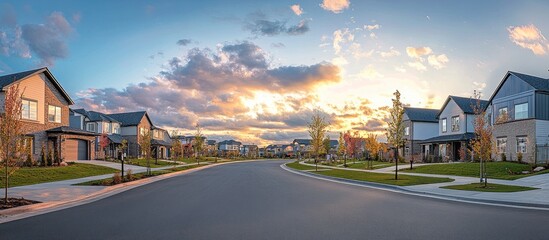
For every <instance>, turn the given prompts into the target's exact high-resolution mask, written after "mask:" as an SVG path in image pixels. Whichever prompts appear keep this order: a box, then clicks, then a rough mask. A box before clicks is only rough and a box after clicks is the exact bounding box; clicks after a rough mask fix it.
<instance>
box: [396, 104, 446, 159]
mask: <svg viewBox="0 0 549 240" xmlns="http://www.w3.org/2000/svg"><path fill="white" fill-rule="evenodd" d="M439 111H440V110H438V109H427V108H412V107H405V108H404V116H403V121H402V122H403V124H404V139H405V140H406V142H405V144H404V158H405V159H406V160H407V161H411V160H416V161H417V160H422V158H421V156H422V155H423V156H428V155H429V154H430V153H429V149H430V146H429V145H421V144H419V142H420V141H423V140H426V139H429V138H432V137H436V136H438V132H439V131H438V124H439V123H438V119H437V114H438V112H439ZM423 160H424V159H423Z"/></svg>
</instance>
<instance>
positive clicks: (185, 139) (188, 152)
mask: <svg viewBox="0 0 549 240" xmlns="http://www.w3.org/2000/svg"><path fill="white" fill-rule="evenodd" d="M172 138H174V139H175V138H177V139H179V141H180V142H181V148H182V153H183V156H186V157H191V156H195V155H196V153H195V149H196V148H195V147H196V136H182V135H180V136H173V137H172ZM206 139H207V138H206V137H202V140H203V141H202V142H203V145H202V151H203V152H202V153H203V154H204V153H205V154H209V153H212V154H213V153H214V152H215V151H217V146H216V143H215V140H213V142H211V141H209V140H206ZM210 144H211V145H210Z"/></svg>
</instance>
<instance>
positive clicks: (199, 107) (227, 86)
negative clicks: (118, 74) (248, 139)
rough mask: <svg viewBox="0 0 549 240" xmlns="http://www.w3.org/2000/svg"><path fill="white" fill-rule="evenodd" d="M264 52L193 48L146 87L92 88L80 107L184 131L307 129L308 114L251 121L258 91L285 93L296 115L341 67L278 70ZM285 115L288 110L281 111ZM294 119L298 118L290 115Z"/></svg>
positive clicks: (244, 46) (242, 46)
mask: <svg viewBox="0 0 549 240" xmlns="http://www.w3.org/2000/svg"><path fill="white" fill-rule="evenodd" d="M268 59H269V57H268V55H267V53H266V52H265V51H263V49H261V48H260V47H259V46H257V45H255V44H253V43H251V42H238V43H234V44H225V45H222V46H220V47H219V48H218V49H217V50H215V51H213V50H210V49H198V48H194V49H191V50H189V51H188V53H187V54H186V55H185V56H181V57H179V58H177V57H176V58H172V59H171V60H170V61H169V63H168V65H167V66H166V69H165V70H163V71H161V72H160V73H159V74H158V75H156V76H154V77H152V78H150V79H149V80H148V81H146V82H141V83H138V84H130V85H129V86H127V87H125V88H124V89H121V90H118V89H113V88H103V89H88V90H86V91H83V92H80V93H79V98H78V99H77V100H76V104H77V106H78V107H84V108H87V109H89V110H97V111H104V112H121V111H136V110H143V109H144V110H147V111H150V112H151V114H153V115H154V116H155V117H154V118H155V122H156V123H157V124H159V126H171V127H177V128H185V127H189V126H193V124H194V123H196V122H198V121H199V122H200V123H201V124H202V125H203V126H204V127H205V128H206V129H214V130H222V129H226V130H242V129H248V128H250V127H255V128H267V129H277V128H283V127H290V126H302V124H303V119H301V118H300V117H302V116H309V115H308V112H306V111H305V110H302V109H301V108H300V109H301V110H299V109H298V110H299V111H303V112H302V113H303V114H288V113H284V114H285V115H287V116H288V117H286V118H279V119H278V120H277V119H275V118H274V117H272V118H273V119H272V120H273V121H267V122H265V121H259V120H258V118H253V117H250V112H251V111H252V109H251V108H252V107H253V106H250V105H248V104H247V102H248V101H250V100H253V99H254V97H255V94H256V92H257V91H261V92H266V93H272V94H280V95H283V96H282V100H283V101H281V102H283V103H285V104H286V105H287V106H289V107H290V108H291V109H292V110H293V109H296V108H299V107H298V106H300V104H301V103H307V102H309V101H312V100H314V98H309V97H306V98H296V97H292V96H288V94H298V95H305V96H307V94H308V92H311V91H312V90H313V89H314V88H315V87H316V86H318V85H319V84H327V83H335V82H338V81H340V76H339V68H338V67H337V66H335V65H333V64H330V63H325V62H321V63H317V64H313V65H301V66H273V65H272V64H271V63H270V61H269V60H268ZM279 112H280V114H283V111H279ZM290 115H294V116H290Z"/></svg>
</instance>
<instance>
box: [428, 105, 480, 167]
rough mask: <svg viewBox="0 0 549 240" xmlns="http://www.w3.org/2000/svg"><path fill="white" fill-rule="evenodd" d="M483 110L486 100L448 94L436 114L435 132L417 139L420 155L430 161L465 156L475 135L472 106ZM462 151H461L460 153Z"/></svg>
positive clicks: (456, 159) (453, 159)
mask: <svg viewBox="0 0 549 240" xmlns="http://www.w3.org/2000/svg"><path fill="white" fill-rule="evenodd" d="M477 105H479V106H478V108H479V109H480V110H483V109H485V108H486V106H487V105H488V101H486V100H478V101H477V100H476V99H473V98H465V97H458V96H448V98H447V99H446V101H445V102H444V104H443V105H442V108H441V109H440V111H439V112H438V114H437V116H436V117H437V119H438V136H436V137H432V138H428V139H425V140H422V141H418V142H419V144H420V145H421V146H422V147H421V148H422V155H423V156H422V158H423V159H426V160H428V161H430V159H432V160H433V161H458V160H465V159H463V158H464V157H465V158H466V157H467V156H463V155H464V154H465V155H466V154H467V151H465V150H466V149H468V148H469V143H470V141H471V140H472V139H473V138H474V137H475V129H474V125H473V123H474V119H475V106H477ZM460 152H461V154H460Z"/></svg>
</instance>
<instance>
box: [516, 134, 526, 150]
mask: <svg viewBox="0 0 549 240" xmlns="http://www.w3.org/2000/svg"><path fill="white" fill-rule="evenodd" d="M527 142H528V138H526V137H517V153H526V143H527Z"/></svg>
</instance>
